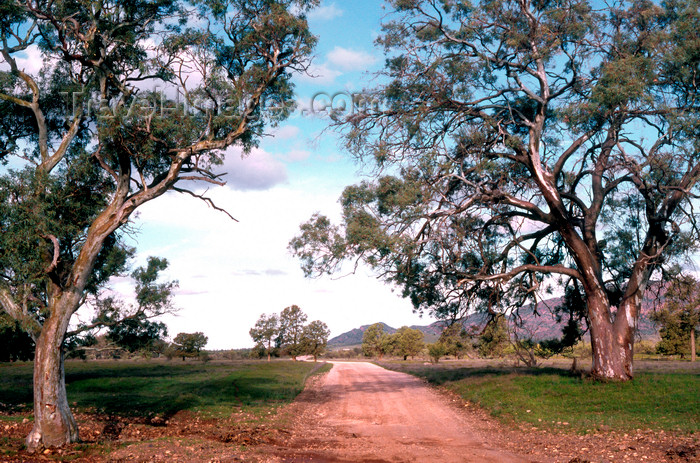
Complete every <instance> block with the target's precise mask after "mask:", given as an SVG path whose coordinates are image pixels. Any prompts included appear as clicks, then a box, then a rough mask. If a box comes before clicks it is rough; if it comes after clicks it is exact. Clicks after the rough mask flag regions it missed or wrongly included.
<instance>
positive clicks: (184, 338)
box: [172, 331, 209, 360]
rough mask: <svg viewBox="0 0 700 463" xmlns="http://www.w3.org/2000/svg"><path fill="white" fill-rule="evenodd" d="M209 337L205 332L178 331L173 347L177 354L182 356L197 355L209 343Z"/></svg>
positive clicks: (183, 358)
mask: <svg viewBox="0 0 700 463" xmlns="http://www.w3.org/2000/svg"><path fill="white" fill-rule="evenodd" d="M208 340H209V339H208V338H207V337H206V336H204V333H202V332H201V331H197V332H195V333H178V334H177V336H175V339H173V344H172V345H173V348H174V350H175V354H176V355H177V356H179V357H182V360H185V357H197V356H199V353H200V351H201V350H202V349H204V346H206V345H207V341H208Z"/></svg>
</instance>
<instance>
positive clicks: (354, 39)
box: [113, 1, 433, 349]
mask: <svg viewBox="0 0 700 463" xmlns="http://www.w3.org/2000/svg"><path fill="white" fill-rule="evenodd" d="M385 14H386V12H385V10H384V9H383V8H382V3H380V2H376V1H335V2H322V4H321V7H320V8H318V9H317V10H316V11H314V12H312V13H311V15H310V18H309V19H310V25H311V28H312V31H313V33H314V34H315V35H317V36H318V38H319V42H318V47H317V49H316V53H315V57H314V60H313V64H312V67H311V69H310V74H311V75H312V76H314V77H310V76H297V77H296V78H295V81H296V83H297V100H298V101H299V105H300V109H299V110H298V111H296V112H295V113H294V114H293V115H292V117H290V118H289V119H288V120H287V121H285V122H284V123H283V124H281V125H280V126H279V127H277V128H276V129H274V130H272V131H271V136H269V137H265V139H264V140H263V141H262V143H261V144H260V147H259V149H256V150H254V151H253V152H252V153H251V155H250V156H248V157H245V158H243V159H241V156H240V151H239V150H236V149H229V153H228V155H227V160H226V162H225V165H224V169H223V170H224V171H226V172H228V175H227V181H228V183H227V185H226V186H225V187H213V188H211V189H209V191H208V195H209V196H211V197H212V198H213V199H214V200H215V201H216V203H217V205H219V206H221V207H224V208H225V209H226V210H227V211H229V212H230V213H231V214H232V215H233V216H234V217H236V218H237V219H238V220H239V222H238V223H236V222H233V221H231V220H230V219H228V218H227V217H226V216H224V215H223V214H221V213H219V212H217V211H214V210H213V209H211V208H208V207H207V205H206V204H204V203H202V202H200V201H197V200H195V199H192V198H189V197H186V196H183V195H178V194H174V193H172V194H168V195H166V196H165V197H163V198H159V199H158V200H156V201H153V202H151V203H149V204H147V205H145V206H144V207H142V208H141V209H140V212H139V217H138V218H137V219H136V221H135V225H136V227H137V229H138V230H139V233H138V234H137V236H136V237H135V239H134V242H133V243H132V244H133V245H135V246H136V247H137V249H138V256H137V263H142V262H145V259H146V257H147V256H150V255H157V256H162V257H166V258H167V259H168V260H169V261H170V269H169V271H168V277H169V278H172V279H177V280H178V281H179V283H180V288H179V290H178V292H177V296H176V298H175V304H176V305H177V306H178V307H180V308H181V310H180V312H179V313H178V314H177V316H173V317H167V318H165V320H164V321H165V322H166V323H167V324H168V326H169V331H170V334H171V335H172V336H174V335H175V334H177V333H178V332H183V331H184V332H193V331H202V332H204V333H205V334H206V335H207V336H208V337H209V344H208V346H207V347H208V348H209V349H226V348H238V347H248V346H252V344H253V343H252V341H251V339H250V337H249V335H248V330H249V329H250V328H251V327H252V326H253V324H254V323H255V321H256V320H257V319H258V317H259V316H260V315H261V314H262V313H273V312H280V311H281V310H282V309H283V308H285V307H287V306H289V305H292V304H296V305H298V306H300V307H301V308H302V310H303V311H304V312H305V313H306V314H307V315H308V316H309V321H311V320H317V319H318V320H322V321H324V322H325V323H327V324H328V326H329V328H330V329H331V336H335V335H338V334H341V333H342V332H345V331H347V330H350V329H352V328H356V327H358V326H360V325H363V324H369V323H374V322H378V321H384V322H386V323H388V324H390V325H392V326H395V327H399V326H401V325H404V324H407V325H411V324H428V323H431V322H432V321H433V320H432V319H429V318H426V317H423V318H419V317H418V316H417V315H416V314H413V312H412V307H411V304H410V303H409V302H408V301H407V300H405V299H402V298H401V297H400V295H399V294H398V292H397V291H395V290H393V289H392V288H391V287H389V286H387V285H385V284H383V283H381V282H379V281H377V280H376V278H375V277H374V276H373V275H372V274H371V273H370V272H369V271H367V270H366V269H362V268H361V269H360V270H359V271H358V272H357V273H356V274H355V275H350V276H345V277H342V278H341V277H340V275H338V276H335V277H325V278H322V279H317V280H309V279H305V278H304V277H303V274H302V272H301V270H300V268H299V264H298V262H297V261H296V260H295V259H293V258H292V256H291V255H290V254H289V252H288V250H287V243H288V242H289V240H290V239H291V238H292V237H293V236H294V235H295V234H296V233H297V230H298V227H299V224H300V223H302V222H304V221H305V220H307V219H308V218H309V217H310V216H311V214H313V213H314V212H316V211H319V212H321V213H324V214H326V215H328V216H330V217H333V218H335V219H338V218H339V216H340V207H339V205H338V203H337V199H338V197H339V196H340V193H341V192H342V190H343V188H344V187H345V186H347V185H349V184H351V183H356V182H358V181H359V180H360V179H361V177H360V175H359V166H358V165H357V164H355V163H354V162H353V160H352V159H351V158H350V156H349V155H348V154H347V153H345V152H344V151H343V150H342V148H341V146H340V145H339V142H338V139H337V137H336V136H335V135H334V134H333V133H328V132H326V133H324V134H321V131H322V130H323V128H324V127H326V124H327V120H326V119H324V118H321V117H310V116H309V115H308V114H307V113H304V112H302V111H301V109H304V108H308V106H309V104H310V101H311V99H312V97H313V96H314V95H316V94H318V93H320V92H325V93H326V94H328V95H332V94H335V93H336V92H344V91H359V90H361V89H362V88H365V87H367V86H368V85H371V81H370V80H371V76H370V75H369V74H368V72H372V71H376V70H378V69H380V67H381V64H382V62H383V58H382V54H381V51H380V50H378V49H376V48H375V47H374V45H373V41H374V39H375V38H376V37H377V34H378V33H379V31H380V21H381V18H382V17H383V16H384V15H385ZM317 101H321V100H320V99H319V98H317ZM113 286H114V289H115V290H117V291H120V292H124V293H128V291H129V287H128V284H127V282H126V281H123V280H120V279H117V280H115V281H114V284H113Z"/></svg>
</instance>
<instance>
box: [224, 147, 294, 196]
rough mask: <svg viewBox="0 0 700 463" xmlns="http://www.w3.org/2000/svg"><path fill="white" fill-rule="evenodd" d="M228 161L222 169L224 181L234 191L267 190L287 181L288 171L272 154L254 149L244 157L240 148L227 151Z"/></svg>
mask: <svg viewBox="0 0 700 463" xmlns="http://www.w3.org/2000/svg"><path fill="white" fill-rule="evenodd" d="M226 151H227V152H226V160H225V161H224V165H223V167H222V168H221V170H222V171H223V172H226V175H225V176H224V179H225V180H226V182H227V185H228V186H230V187H231V188H233V189H234V190H243V191H245V190H266V189H268V188H272V187H273V186H275V185H279V184H280V183H284V182H286V181H287V169H286V168H285V167H284V164H283V163H282V162H280V161H279V160H277V159H275V158H274V157H272V155H271V154H270V153H268V152H267V151H264V150H262V149H259V148H253V149H252V150H251V152H250V154H248V155H243V156H241V155H242V153H243V151H242V149H241V148H240V147H237V146H236V147H231V148H229V149H228V150H226Z"/></svg>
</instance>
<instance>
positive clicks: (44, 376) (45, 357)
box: [26, 315, 78, 452]
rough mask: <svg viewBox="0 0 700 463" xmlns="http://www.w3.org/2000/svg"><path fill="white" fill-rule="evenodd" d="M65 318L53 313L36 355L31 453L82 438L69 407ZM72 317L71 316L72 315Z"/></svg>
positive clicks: (37, 346)
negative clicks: (64, 339)
mask: <svg viewBox="0 0 700 463" xmlns="http://www.w3.org/2000/svg"><path fill="white" fill-rule="evenodd" d="M60 318H63V317H57V316H53V315H52V316H51V317H49V319H48V320H46V322H45V324H44V329H43V330H42V332H41V335H40V336H39V338H38V339H37V342H36V351H35V354H34V427H33V428H32V430H31V432H30V433H29V435H28V436H27V440H26V444H27V449H28V450H29V451H30V452H34V451H37V450H39V449H41V448H46V447H60V446H62V445H65V444H67V443H71V442H76V441H77V440H78V426H77V424H76V422H75V419H74V418H73V414H72V413H71V411H70V407H69V406H68V397H67V395H66V382H65V374H64V370H63V358H64V353H63V349H62V344H63V337H64V334H65V332H66V330H65V328H63V324H64V323H65V324H67V320H66V321H65V322H63V321H62V320H60ZM68 318H70V317H68Z"/></svg>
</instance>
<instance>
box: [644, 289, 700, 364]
mask: <svg viewBox="0 0 700 463" xmlns="http://www.w3.org/2000/svg"><path fill="white" fill-rule="evenodd" d="M651 318H652V320H654V321H655V322H656V323H657V324H658V325H659V326H660V329H659V335H660V336H661V340H660V341H659V343H658V344H657V345H656V349H657V351H658V352H659V353H661V354H666V355H680V356H681V358H683V357H684V356H685V355H686V354H688V353H689V354H690V358H691V361H693V362H694V361H695V357H696V344H697V341H696V334H697V331H698V327H699V326H700V282H699V281H698V280H697V279H695V278H694V277H692V276H690V275H682V276H680V277H678V278H676V279H674V280H672V281H671V283H670V284H669V286H668V288H667V289H666V294H665V301H664V305H663V307H662V308H661V309H660V310H657V311H655V312H654V313H653V314H652V317H651Z"/></svg>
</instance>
